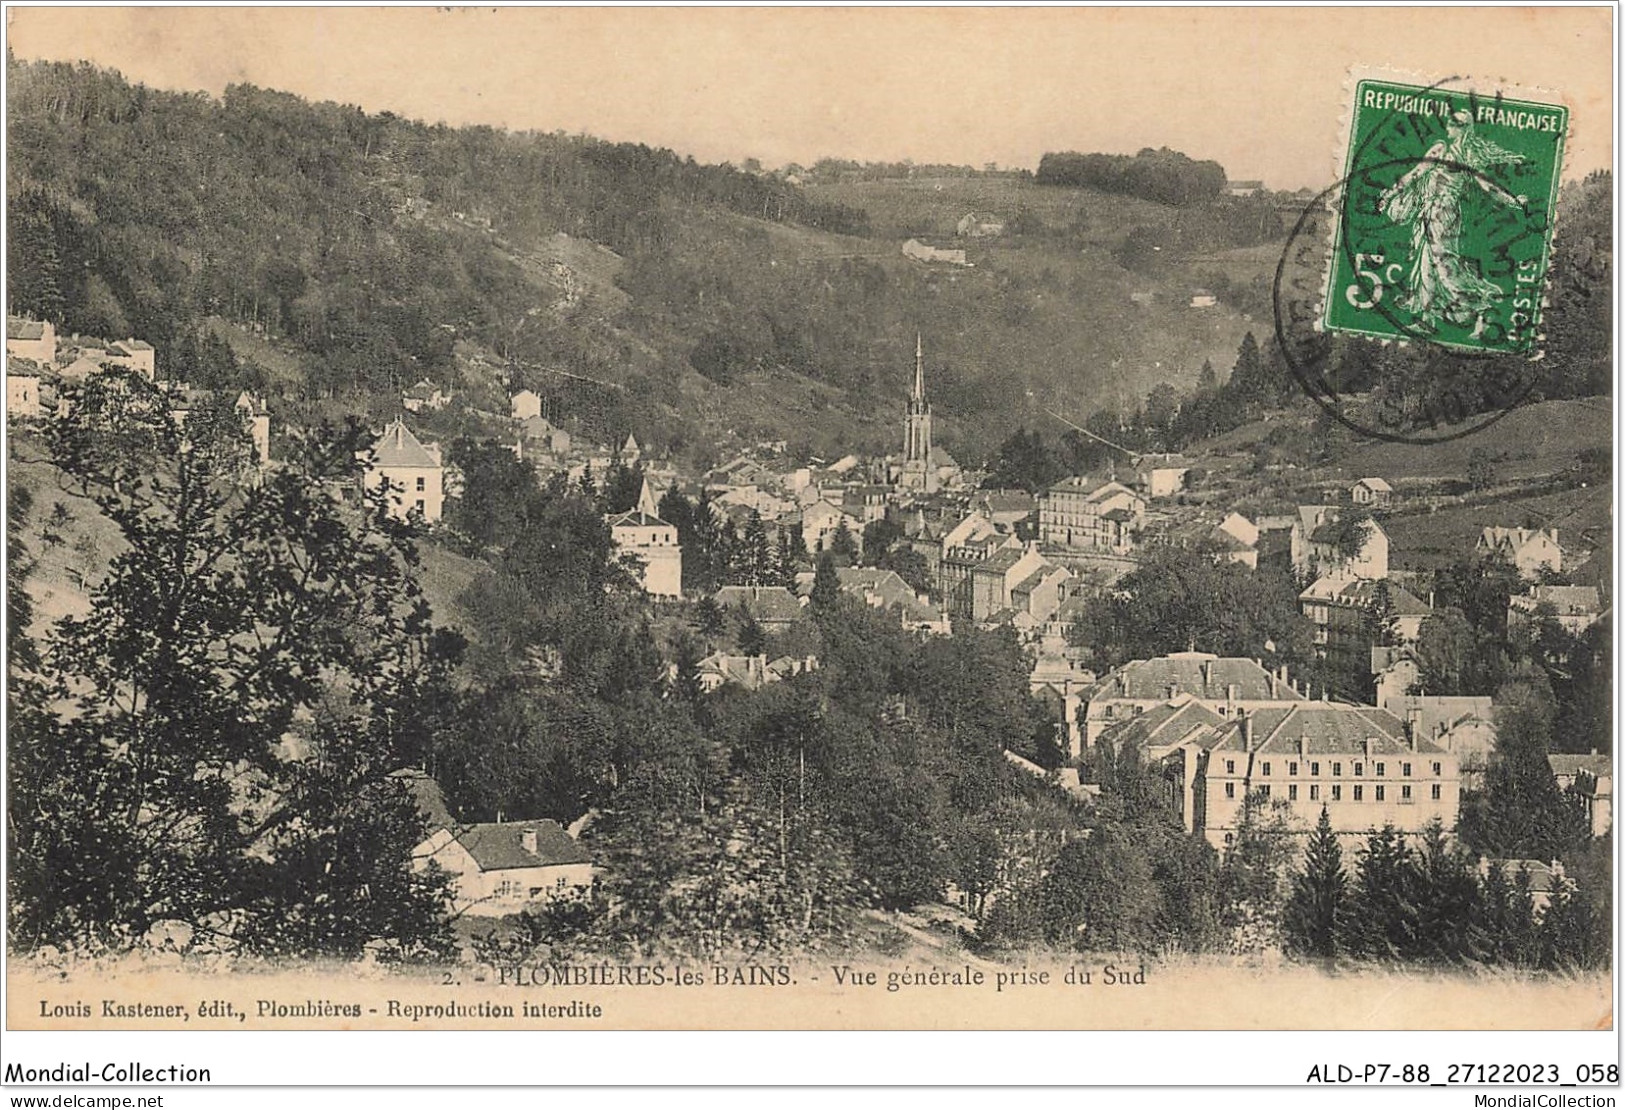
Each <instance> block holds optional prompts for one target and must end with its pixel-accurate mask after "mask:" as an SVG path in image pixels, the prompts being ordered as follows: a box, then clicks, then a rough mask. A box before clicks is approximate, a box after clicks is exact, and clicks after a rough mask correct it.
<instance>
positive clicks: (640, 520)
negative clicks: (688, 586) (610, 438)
mask: <svg viewBox="0 0 1625 1110" xmlns="http://www.w3.org/2000/svg"><path fill="white" fill-rule="evenodd" d="M608 523H609V535H610V539H611V540H613V541H614V543H615V548H616V550H617V551H619V552H620V553H621V554H623V555H628V556H631V558H632V559H633V561H634V562H635V563H636V564H637V574H638V585H640V586H641V587H642V588H643V592H644V593H646V594H649V595H651V596H653V597H682V596H683V549H682V547H681V546H679V544H678V542H677V526H676V525H674V524H667V523H666V522H665V521H663V520H661V519H660V517H659V516H657V515H656V514H655V501H654V494H653V493H652V492H651V491H650V489H649V482H648V479H644V482H643V491H642V493H641V494H640V495H639V497H638V506H637V508H635V509H629V510H627V511H626V512H624V513H615V514H613V515H612V516H610V518H609V521H608Z"/></svg>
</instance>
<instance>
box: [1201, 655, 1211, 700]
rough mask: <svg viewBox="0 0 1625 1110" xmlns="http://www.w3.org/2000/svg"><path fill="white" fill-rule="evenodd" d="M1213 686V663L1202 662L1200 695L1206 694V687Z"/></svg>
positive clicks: (1208, 661) (1209, 661)
mask: <svg viewBox="0 0 1625 1110" xmlns="http://www.w3.org/2000/svg"><path fill="white" fill-rule="evenodd" d="M1212 684H1213V663H1212V661H1211V660H1206V659H1204V660H1203V661H1202V693H1203V694H1206V693H1207V690H1208V687H1209V686H1211V685H1212Z"/></svg>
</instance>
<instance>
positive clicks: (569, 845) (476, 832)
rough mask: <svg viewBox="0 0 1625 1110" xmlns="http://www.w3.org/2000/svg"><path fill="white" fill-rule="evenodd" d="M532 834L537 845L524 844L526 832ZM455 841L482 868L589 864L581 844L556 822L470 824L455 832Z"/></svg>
mask: <svg viewBox="0 0 1625 1110" xmlns="http://www.w3.org/2000/svg"><path fill="white" fill-rule="evenodd" d="M527 833H535V836H536V841H535V843H536V847H535V850H534V851H533V850H531V849H530V848H528V847H526V845H525V843H524V839H525V834H527ZM457 842H458V843H459V844H461V845H462V846H463V847H464V848H466V849H467V850H468V854H469V855H471V856H473V857H474V862H476V863H478V864H479V865H480V870H482V871H507V870H512V869H514V868H520V867H557V866H559V865H561V864H568V863H591V862H592V857H591V856H589V855H588V854H587V852H586V850H585V849H584V848H582V847H581V845H579V844H577V843H576V842H575V841H574V840H573V839H571V837H570V834H569V833H567V832H565V831H564V829H563V827H561V826H560V825H559V823H558V822H557V821H548V820H542V821H507V822H497V823H495V824H481V825H469V826H467V827H466V828H464V829H463V830H462V831H461V832H460V833H458V834H457Z"/></svg>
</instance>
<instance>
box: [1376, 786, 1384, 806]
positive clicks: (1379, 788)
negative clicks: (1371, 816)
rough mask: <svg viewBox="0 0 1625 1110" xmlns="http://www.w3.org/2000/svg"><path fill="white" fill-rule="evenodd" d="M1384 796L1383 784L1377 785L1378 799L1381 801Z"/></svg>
mask: <svg viewBox="0 0 1625 1110" xmlns="http://www.w3.org/2000/svg"><path fill="white" fill-rule="evenodd" d="M1382 796H1383V788H1382V786H1381V785H1380V784H1379V785H1378V786H1377V801H1379V802H1380V801H1382Z"/></svg>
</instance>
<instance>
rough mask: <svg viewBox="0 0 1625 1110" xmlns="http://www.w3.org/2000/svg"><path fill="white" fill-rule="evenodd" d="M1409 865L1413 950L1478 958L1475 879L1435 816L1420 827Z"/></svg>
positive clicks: (1481, 943)
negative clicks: (1411, 869) (1413, 907)
mask: <svg viewBox="0 0 1625 1110" xmlns="http://www.w3.org/2000/svg"><path fill="white" fill-rule="evenodd" d="M1413 866H1414V875H1415V879H1414V891H1415V904H1416V926H1415V942H1416V949H1415V953H1414V955H1415V956H1416V957H1417V958H1420V959H1426V960H1436V961H1440V962H1444V963H1456V962H1459V961H1462V960H1469V959H1471V960H1476V959H1479V958H1481V957H1482V955H1483V954H1484V950H1485V947H1486V945H1485V940H1486V938H1485V936H1484V935H1483V933H1482V932H1481V930H1480V929H1479V928H1478V927H1477V925H1478V919H1479V916H1480V912H1481V907H1480V905H1479V897H1480V896H1479V887H1478V881H1477V879H1476V877H1475V876H1474V875H1473V873H1472V870H1471V869H1470V867H1469V866H1468V864H1467V861H1466V859H1465V857H1464V856H1463V854H1462V851H1461V848H1460V847H1459V845H1457V844H1456V843H1455V842H1453V841H1452V840H1450V839H1448V838H1447V837H1446V835H1445V832H1444V826H1443V824H1442V823H1441V822H1440V821H1439V820H1438V819H1437V818H1435V819H1434V820H1432V821H1430V822H1429V823H1428V826H1427V828H1426V829H1424V830H1423V832H1422V842H1421V845H1420V847H1419V849H1418V852H1417V855H1416V858H1415V860H1414V864H1413Z"/></svg>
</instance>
